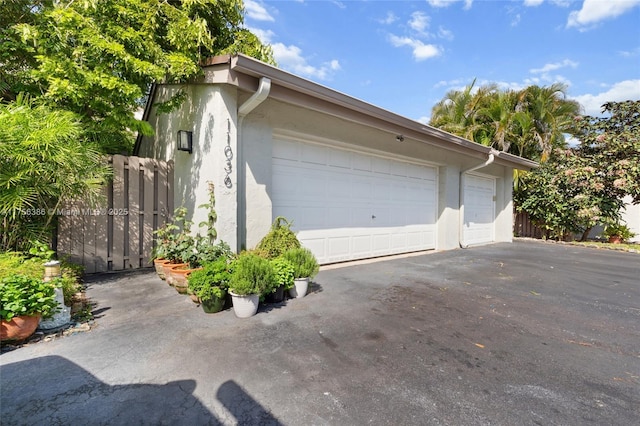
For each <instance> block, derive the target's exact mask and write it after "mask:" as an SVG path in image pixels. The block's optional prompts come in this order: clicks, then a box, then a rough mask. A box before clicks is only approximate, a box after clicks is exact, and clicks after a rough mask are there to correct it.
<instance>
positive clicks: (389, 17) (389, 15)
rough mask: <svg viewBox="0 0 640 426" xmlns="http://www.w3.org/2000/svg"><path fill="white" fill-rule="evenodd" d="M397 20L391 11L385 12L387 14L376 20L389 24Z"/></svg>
mask: <svg viewBox="0 0 640 426" xmlns="http://www.w3.org/2000/svg"><path fill="white" fill-rule="evenodd" d="M397 20H398V17H397V16H396V15H394V13H393V12H387V16H386V17H384V18H383V19H379V20H378V22H380V23H381V24H385V25H390V24H393V23H394V22H396V21H397Z"/></svg>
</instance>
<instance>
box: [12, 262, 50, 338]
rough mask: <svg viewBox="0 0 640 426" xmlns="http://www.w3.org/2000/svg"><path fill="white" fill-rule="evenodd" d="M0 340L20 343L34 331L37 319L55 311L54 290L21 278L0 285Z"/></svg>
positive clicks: (32, 278)
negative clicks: (0, 319)
mask: <svg viewBox="0 0 640 426" xmlns="http://www.w3.org/2000/svg"><path fill="white" fill-rule="evenodd" d="M0 303H1V306H0V316H1V317H2V322H1V324H0V326H1V327H0V340H18V341H20V340H24V339H26V338H27V337H29V336H31V335H32V334H33V332H34V331H35V330H36V328H37V327H38V322H39V321H40V317H44V318H48V317H51V316H52V315H53V314H54V313H55V311H56V309H57V308H58V302H57V301H56V296H55V291H54V286H53V285H52V284H51V283H45V282H43V281H42V279H38V278H34V277H29V276H26V275H21V274H12V275H9V276H7V277H5V278H3V279H2V281H0Z"/></svg>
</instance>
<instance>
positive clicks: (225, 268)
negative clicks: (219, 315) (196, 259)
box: [187, 258, 231, 314]
mask: <svg viewBox="0 0 640 426" xmlns="http://www.w3.org/2000/svg"><path fill="white" fill-rule="evenodd" d="M187 279H188V281H189V291H190V292H192V293H193V294H194V295H196V296H197V297H198V299H199V300H200V303H201V305H202V309H203V310H204V311H205V312H206V313H208V314H212V313H216V312H220V311H221V310H222V308H223V307H224V300H225V297H226V295H227V288H228V286H229V281H230V279H231V265H230V264H229V263H228V262H227V259H226V258H219V259H217V260H215V261H213V262H210V263H206V264H205V265H204V266H203V267H202V269H198V270H196V271H194V272H192V273H191V274H189V277H188V278H187Z"/></svg>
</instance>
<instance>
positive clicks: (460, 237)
mask: <svg viewBox="0 0 640 426" xmlns="http://www.w3.org/2000/svg"><path fill="white" fill-rule="evenodd" d="M496 153H497V151H496V150H495V149H493V148H491V151H490V152H489V157H488V158H487V160H486V161H485V162H484V163H482V164H478V165H477V166H473V167H471V168H469V169H466V170H462V171H461V172H460V180H459V182H460V186H459V188H458V196H459V205H460V209H459V210H460V213H459V218H458V219H459V220H458V243H459V244H460V248H463V249H466V248H468V247H469V245H468V244H465V242H464V240H463V231H464V176H465V174H467V173H469V172H472V171H474V170H478V169H482V168H483V167H487V166H488V165H490V164H491V163H493V160H495V158H496V157H495V154H496Z"/></svg>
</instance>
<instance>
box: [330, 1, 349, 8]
mask: <svg viewBox="0 0 640 426" xmlns="http://www.w3.org/2000/svg"><path fill="white" fill-rule="evenodd" d="M331 3H333V4H335V5H336V6H338V7H339V8H340V9H346V8H347V5H346V4H344V3H342V2H341V1H336V0H334V1H332V2H331Z"/></svg>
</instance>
